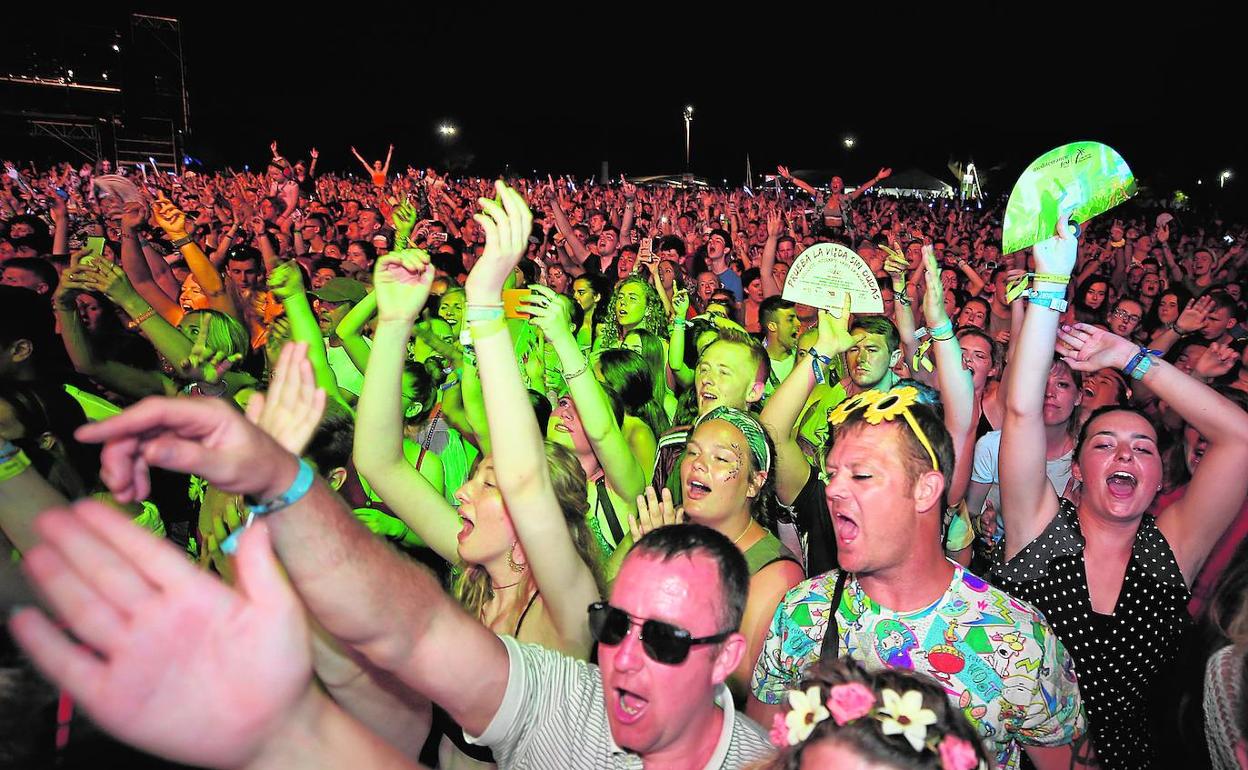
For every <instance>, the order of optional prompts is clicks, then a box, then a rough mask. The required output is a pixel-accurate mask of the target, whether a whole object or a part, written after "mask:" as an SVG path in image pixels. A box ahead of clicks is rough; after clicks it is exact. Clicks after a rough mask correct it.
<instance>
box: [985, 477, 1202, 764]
mask: <svg viewBox="0 0 1248 770" xmlns="http://www.w3.org/2000/svg"><path fill="white" fill-rule="evenodd" d="M1083 544H1084V540H1083V535H1082V533H1081V532H1080V530H1079V518H1078V515H1077V514H1076V512H1075V507H1074V505H1073V504H1071V502H1070V501H1069V500H1065V499H1063V500H1062V502H1061V506H1060V508H1059V510H1058V514H1057V515H1056V516H1055V517H1054V518H1053V521H1052V522H1051V523H1050V524H1049V526H1048V528H1047V529H1045V531H1044V533H1043V534H1042V535H1041V536H1040V537H1038V538H1036V540H1035V541H1033V542H1032V543H1031V544H1030V545H1028V546H1027V547H1026V548H1024V549H1023V551H1022V552H1021V553H1019V554H1018V555H1017V556H1015V557H1014V558H1013V559H1011V560H1010V561H1009V562H1008V563H1006V564H1004V565H1001V566H998V567H997V568H996V569H995V570H994V574H995V576H996V580H994V583H995V584H996V585H998V586H999V587H1000V588H1002V589H1003V590H1005V591H1007V592H1008V593H1010V594H1011V595H1013V596H1016V597H1018V598H1020V599H1022V600H1024V601H1027V602H1029V603H1031V604H1032V605H1034V606H1035V607H1037V608H1038V609H1039V610H1040V611H1041V612H1042V613H1044V616H1045V618H1046V619H1047V620H1048V621H1049V624H1050V625H1051V626H1052V627H1053V630H1054V631H1055V632H1056V633H1057V636H1058V638H1059V639H1061V641H1062V644H1064V645H1065V646H1066V649H1067V650H1068V651H1069V652H1070V655H1071V657H1073V658H1074V660H1075V671H1076V673H1077V675H1078V677H1079V692H1080V694H1081V695H1082V696H1083V702H1084V706H1085V708H1086V710H1087V714H1088V721H1089V723H1090V724H1091V726H1092V731H1093V737H1094V743H1095V745H1096V753H1097V755H1098V757H1099V758H1100V760H1101V767H1103V768H1121V769H1122V770H1127V769H1128V768H1130V769H1131V770H1139V768H1151V767H1156V766H1157V764H1156V763H1157V761H1158V758H1157V752H1156V749H1155V747H1154V745H1153V739H1154V736H1153V735H1152V732H1151V730H1150V726H1149V722H1150V720H1149V712H1148V702H1149V699H1150V697H1152V695H1153V693H1152V689H1153V687H1154V686H1155V685H1156V683H1157V681H1158V673H1159V672H1160V671H1161V670H1162V669H1163V668H1165V667H1166V665H1167V664H1168V663H1170V662H1171V661H1172V660H1173V659H1174V657H1175V654H1176V652H1177V649H1178V644H1179V640H1180V638H1181V636H1182V634H1183V631H1184V629H1185V627H1186V624H1187V619H1188V615H1187V609H1186V608H1187V601H1188V599H1189V597H1190V593H1189V592H1188V590H1187V587H1186V585H1185V584H1184V582H1183V575H1182V573H1181V572H1180V571H1179V566H1178V564H1177V563H1176V562H1175V560H1174V554H1173V553H1172V552H1171V551H1170V545H1169V544H1168V543H1167V542H1166V540H1165V538H1164V537H1163V536H1162V534H1161V532H1160V531H1159V530H1158V529H1157V525H1156V523H1155V522H1154V520H1153V517H1151V516H1147V515H1146V516H1144V518H1143V520H1142V521H1141V522H1140V528H1139V530H1138V531H1137V532H1136V536H1135V544H1134V545H1133V546H1132V550H1131V560H1130V562H1128V564H1127V571H1126V574H1125V575H1124V576H1123V582H1122V591H1121V592H1120V593H1119V595H1118V604H1117V606H1116V607H1115V608H1114V613H1113V614H1112V615H1101V614H1098V613H1096V612H1093V610H1092V600H1091V598H1090V596H1089V594H1088V580H1087V571H1086V570H1085V568H1084V561H1083Z"/></svg>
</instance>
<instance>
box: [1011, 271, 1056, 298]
mask: <svg viewBox="0 0 1248 770" xmlns="http://www.w3.org/2000/svg"><path fill="white" fill-rule="evenodd" d="M1031 279H1035V282H1036V283H1051V284H1054V285H1060V286H1065V285H1066V284H1068V283H1070V276H1069V275H1058V274H1056V273H1024V274H1022V275H1020V276H1019V277H1018V278H1015V279H1014V280H1013V281H1010V282H1009V284H1007V285H1006V287H1005V303H1006V304H1007V305H1008V304H1009V303H1011V302H1013V301H1014V300H1016V299H1018V298H1019V297H1021V296H1023V295H1024V294H1026V293H1027V292H1028V291H1029V288H1028V281H1029V280H1031ZM1028 299H1032V298H1031V297H1028Z"/></svg>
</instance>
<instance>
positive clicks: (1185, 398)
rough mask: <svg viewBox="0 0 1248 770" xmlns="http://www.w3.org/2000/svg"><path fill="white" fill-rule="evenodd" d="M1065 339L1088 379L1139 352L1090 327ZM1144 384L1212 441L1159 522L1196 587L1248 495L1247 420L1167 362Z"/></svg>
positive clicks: (1158, 362) (1069, 357)
mask: <svg viewBox="0 0 1248 770" xmlns="http://www.w3.org/2000/svg"><path fill="white" fill-rule="evenodd" d="M1060 338H1061V339H1060V343H1061V352H1062V354H1063V358H1064V360H1066V361H1067V362H1068V363H1070V366H1071V368H1072V369H1076V370H1078V371H1082V372H1092V371H1096V370H1097V369H1100V368H1103V367H1106V366H1113V367H1115V368H1118V369H1122V368H1125V367H1126V366H1127V365H1128V363H1129V362H1130V361H1131V360H1132V358H1134V357H1135V356H1136V355H1137V353H1138V352H1139V348H1137V347H1136V345H1135V344H1134V343H1132V342H1129V341H1127V340H1124V339H1122V338H1121V337H1118V336H1115V335H1114V334H1112V333H1111V332H1108V331H1106V330H1104V329H1101V328H1100V327H1095V326H1090V325H1087V324H1075V325H1074V326H1073V327H1067V328H1065V329H1063V330H1062V333H1061V335H1060ZM1142 382H1143V383H1144V384H1145V385H1147V386H1148V387H1149V389H1150V390H1152V391H1153V392H1154V393H1156V394H1157V396H1158V397H1159V398H1161V399H1162V400H1164V401H1165V402H1166V403H1167V404H1168V405H1169V407H1170V408H1171V409H1172V410H1174V411H1175V412H1177V413H1178V415H1179V416H1180V417H1182V418H1183V420H1184V421H1185V422H1186V423H1187V424H1188V426H1190V427H1191V428H1193V429H1195V430H1196V431H1197V432H1199V433H1200V435H1201V436H1202V437H1203V438H1204V439H1205V440H1206V441H1208V442H1209V445H1208V448H1207V449H1206V450H1205V453H1204V456H1203V457H1202V458H1201V460H1200V464H1199V465H1197V466H1196V469H1195V471H1194V472H1193V473H1192V480H1191V483H1190V484H1189V485H1188V487H1187V494H1185V495H1184V496H1183V498H1182V499H1180V500H1178V501H1177V502H1174V503H1172V504H1171V505H1169V506H1168V507H1166V509H1165V510H1163V511H1162V512H1161V513H1159V514H1158V515H1157V527H1158V529H1160V530H1161V532H1162V534H1163V535H1165V537H1166V541H1167V542H1168V543H1169V544H1170V548H1171V550H1173V551H1174V557H1175V560H1176V561H1178V564H1179V569H1180V570H1181V571H1182V572H1183V577H1184V578H1185V579H1186V581H1187V583H1188V585H1191V583H1192V581H1194V580H1195V579H1196V574H1197V573H1198V572H1199V571H1200V568H1201V565H1203V564H1204V562H1205V559H1206V558H1207V557H1208V556H1209V552H1210V551H1212V550H1213V547H1214V545H1216V544H1217V542H1218V541H1219V540H1221V539H1222V536H1223V533H1225V531H1226V528H1227V527H1228V526H1230V524H1231V522H1232V521H1233V520H1234V518H1235V516H1236V515H1237V514H1238V513H1239V510H1240V508H1241V507H1242V506H1243V504H1244V497H1245V495H1246V494H1248V474H1245V473H1244V468H1245V466H1246V465H1248V413H1245V412H1244V410H1242V409H1240V408H1239V407H1238V406H1236V405H1235V404H1234V403H1233V402H1232V401H1231V400H1229V399H1227V398H1226V397H1225V396H1222V395H1220V394H1219V393H1218V392H1217V391H1215V390H1213V389H1212V388H1210V387H1209V386H1208V385H1205V384H1203V383H1201V382H1199V381H1198V380H1196V379H1194V378H1192V377H1191V376H1189V375H1187V374H1184V373H1183V372H1181V371H1179V370H1178V369H1176V368H1174V367H1173V366H1171V365H1170V364H1168V363H1166V362H1165V361H1164V360H1162V359H1157V358H1155V359H1153V360H1152V363H1151V366H1150V367H1149V368H1148V370H1147V371H1146V372H1145V373H1144V378H1143V380H1142ZM1007 526H1008V521H1007Z"/></svg>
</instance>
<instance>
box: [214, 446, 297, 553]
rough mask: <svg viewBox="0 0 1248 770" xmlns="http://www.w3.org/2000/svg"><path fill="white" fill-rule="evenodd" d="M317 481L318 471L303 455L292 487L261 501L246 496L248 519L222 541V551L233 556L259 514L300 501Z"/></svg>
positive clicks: (291, 484)
mask: <svg viewBox="0 0 1248 770" xmlns="http://www.w3.org/2000/svg"><path fill="white" fill-rule="evenodd" d="M315 481H316V473H315V472H313V470H312V466H311V465H308V463H307V461H306V460H304V459H303V458H302V457H301V458H299V472H298V473H296V474H295V480H294V481H292V482H291V483H290V487H289V488H287V490H286V491H285V492H283V493H282V494H280V495H278V496H277V497H274V498H272V499H269V500H265V501H264V502H260V503H252V502H251V498H250V497H249V496H244V497H243V504H244V505H246V506H247V521H246V523H244V524H243V526H241V527H239V528H238V529H236V530H234V531H233V532H231V533H230V536H229V537H227V538H226V539H225V540H223V541H222V542H221V551H222V552H223V553H225V554H228V555H230V556H233V555H234V553H235V552H236V551H237V550H238V541H239V539H240V538H241V537H242V536H243V532H245V531H246V530H247V528H248V527H250V526H251V525H252V523H253V522H254V521H255V520H256V517H257V516H267V515H269V514H270V513H276V512H277V511H280V510H282V509H283V508H289V507H290V506H292V505H294V504H295V503H297V502H299V501H300V500H302V499H303V497H304V495H306V494H307V493H308V490H310V489H312V484H313V482H315Z"/></svg>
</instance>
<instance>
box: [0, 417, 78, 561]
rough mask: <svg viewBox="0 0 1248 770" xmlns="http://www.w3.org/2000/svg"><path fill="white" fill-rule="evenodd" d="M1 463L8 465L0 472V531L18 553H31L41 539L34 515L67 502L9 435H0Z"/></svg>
mask: <svg viewBox="0 0 1248 770" xmlns="http://www.w3.org/2000/svg"><path fill="white" fill-rule="evenodd" d="M0 463H4V464H5V465H6V466H8V468H9V470H7V471H6V472H5V473H4V474H0V531H3V532H4V536H5V537H7V538H8V540H9V542H10V543H12V544H13V547H14V548H16V549H17V552H18V553H23V554H24V553H28V552H29V551H30V549H31V548H34V546H35V543H37V542H39V536H38V534H36V532H35V527H34V520H35V515H36V514H38V513H39V512H40V511H43V510H45V509H47V508H52V507H54V506H58V505H65V497H64V496H63V495H61V493H60V492H58V491H56V489H54V488H53V487H52V485H51V484H49V483H48V482H47V481H46V480H45V479H44V478H43V476H40V475H39V473H38V471H36V470H35V469H34V468H31V467H30V459H29V458H27V457H26V453H25V452H23V451H22V450H20V449H18V448H17V447H16V446H14V445H13V444H12V443H11V442H10V441H9V440H8V439H7V438H0Z"/></svg>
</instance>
